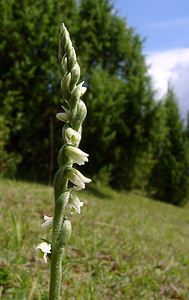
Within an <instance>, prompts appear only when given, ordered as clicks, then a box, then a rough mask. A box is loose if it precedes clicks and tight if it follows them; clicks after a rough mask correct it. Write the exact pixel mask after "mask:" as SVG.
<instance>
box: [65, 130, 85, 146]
mask: <svg viewBox="0 0 189 300" xmlns="http://www.w3.org/2000/svg"><path fill="white" fill-rule="evenodd" d="M65 140H66V143H67V144H69V145H76V146H77V145H79V142H80V140H81V135H80V134H79V132H77V131H75V130H73V129H72V128H71V127H69V128H67V129H66V130H65Z"/></svg>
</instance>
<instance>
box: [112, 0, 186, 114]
mask: <svg viewBox="0 0 189 300" xmlns="http://www.w3.org/2000/svg"><path fill="white" fill-rule="evenodd" d="M113 2H114V5H115V8H116V10H117V12H118V14H119V15H120V16H122V17H126V19H127V21H128V24H129V25H130V26H132V27H134V28H135V29H136V31H137V32H138V33H140V34H141V36H142V37H143V38H146V41H145V43H144V50H143V52H144V54H145V55H146V60H147V63H148V64H149V65H150V66H151V67H150V69H149V73H150V75H151V76H152V78H153V84H154V88H155V89H156V90H157V98H158V97H162V96H163V95H164V94H165V92H166V89H167V83H168V81H171V83H172V85H173V87H174V89H175V92H176V94H177V98H178V102H179V105H180V108H181V113H182V115H183V116H185V115H186V111H187V110H189V75H188V74H189V0H180V1H179V0H159V1H158V0H151V1H150V0H114V1H113Z"/></svg>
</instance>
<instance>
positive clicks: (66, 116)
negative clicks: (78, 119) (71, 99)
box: [56, 112, 70, 122]
mask: <svg viewBox="0 0 189 300" xmlns="http://www.w3.org/2000/svg"><path fill="white" fill-rule="evenodd" d="M56 117H57V119H58V120H60V121H62V122H68V121H69V120H70V114H69V113H66V112H65V113H58V114H56Z"/></svg>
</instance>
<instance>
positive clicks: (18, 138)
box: [0, 0, 76, 180]
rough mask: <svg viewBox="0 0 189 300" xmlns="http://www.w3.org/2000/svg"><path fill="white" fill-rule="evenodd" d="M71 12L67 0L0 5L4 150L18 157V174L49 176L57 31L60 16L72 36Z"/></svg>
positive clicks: (56, 96)
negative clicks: (5, 129) (7, 137)
mask: <svg viewBox="0 0 189 300" xmlns="http://www.w3.org/2000/svg"><path fill="white" fill-rule="evenodd" d="M62 12H64V13H62ZM75 13H76V1H73V0H69V1H52V0H45V1H40V0H37V1H34V2H31V1H16V0H13V1H8V2H7V1H1V3H0V20H1V21H0V22H1V32H0V40H1V41H3V42H2V44H1V47H0V59H1V66H0V73H1V82H0V85H1V89H0V99H1V101H2V103H1V108H0V110H1V111H3V114H4V116H5V118H6V120H7V123H8V125H9V126H10V143H9V146H8V151H14V152H16V153H18V154H19V155H21V156H22V164H21V165H20V172H23V173H24V176H36V177H37V178H38V179H43V180H47V178H48V176H49V175H51V174H50V173H51V172H52V170H50V167H49V166H50V160H52V158H50V156H52V155H54V153H51V154H50V134H51V128H52V127H55V124H54V123H55V109H57V104H58V103H59V104H60V99H59V98H60V96H59V77H58V70H57V45H58V34H57V33H58V30H59V25H60V23H61V22H62V20H63V18H64V21H65V22H66V23H67V24H68V26H69V27H70V29H71V30H72V31H73V32H74V24H71V19H72V18H74V15H75ZM52 139H53V140H57V139H56V138H54V136H53V137H52V136H51V140H52ZM54 147H55V146H54ZM54 147H53V146H51V152H52V151H53V148H54ZM26 169H27V172H26ZM48 173H49V175H48ZM37 174H39V176H37Z"/></svg>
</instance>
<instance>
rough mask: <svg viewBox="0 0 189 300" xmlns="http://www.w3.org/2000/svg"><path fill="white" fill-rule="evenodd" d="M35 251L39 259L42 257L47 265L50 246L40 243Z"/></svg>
mask: <svg viewBox="0 0 189 300" xmlns="http://www.w3.org/2000/svg"><path fill="white" fill-rule="evenodd" d="M36 250H37V252H38V255H39V257H42V258H43V260H44V261H45V263H47V255H48V254H50V253H51V244H48V243H46V242H42V243H40V244H39V245H37V247H36Z"/></svg>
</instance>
